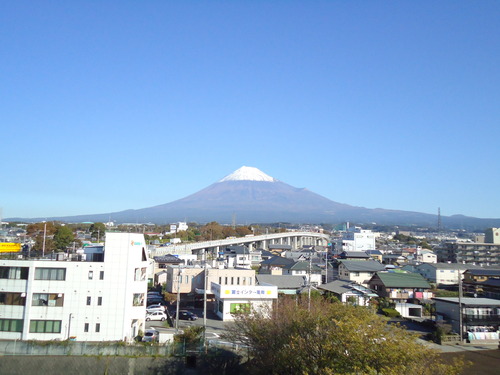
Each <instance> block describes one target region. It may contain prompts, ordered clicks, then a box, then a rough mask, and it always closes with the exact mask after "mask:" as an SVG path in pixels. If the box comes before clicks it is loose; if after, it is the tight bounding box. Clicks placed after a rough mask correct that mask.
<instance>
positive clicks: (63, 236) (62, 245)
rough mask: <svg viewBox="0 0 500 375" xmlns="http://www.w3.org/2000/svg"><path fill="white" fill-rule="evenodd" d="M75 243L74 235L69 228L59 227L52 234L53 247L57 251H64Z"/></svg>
mask: <svg viewBox="0 0 500 375" xmlns="http://www.w3.org/2000/svg"><path fill="white" fill-rule="evenodd" d="M73 241H75V235H74V234H73V231H72V230H71V228H68V227H67V226H59V227H58V228H57V229H56V233H55V234H54V246H55V248H56V249H57V250H66V248H67V247H68V246H69V245H70V244H71V243H73Z"/></svg>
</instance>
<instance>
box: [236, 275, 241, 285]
mask: <svg viewBox="0 0 500 375" xmlns="http://www.w3.org/2000/svg"><path fill="white" fill-rule="evenodd" d="M236 285H240V277H239V276H238V277H237V278H236Z"/></svg>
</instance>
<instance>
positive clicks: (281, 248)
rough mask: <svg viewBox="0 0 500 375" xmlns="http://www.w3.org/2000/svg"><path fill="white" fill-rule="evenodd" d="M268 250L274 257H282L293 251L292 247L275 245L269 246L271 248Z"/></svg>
mask: <svg viewBox="0 0 500 375" xmlns="http://www.w3.org/2000/svg"><path fill="white" fill-rule="evenodd" d="M267 248H268V250H269V251H270V252H271V253H273V254H274V255H280V254H281V253H282V252H284V251H291V250H292V245H285V244H277V243H273V244H269V246H268V247H267Z"/></svg>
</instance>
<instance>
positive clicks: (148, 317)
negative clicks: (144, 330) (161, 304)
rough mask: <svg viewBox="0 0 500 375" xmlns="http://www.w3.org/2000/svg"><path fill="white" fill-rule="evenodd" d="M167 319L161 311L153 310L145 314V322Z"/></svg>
mask: <svg viewBox="0 0 500 375" xmlns="http://www.w3.org/2000/svg"><path fill="white" fill-rule="evenodd" d="M166 319H167V314H165V313H164V312H163V311H154V312H152V313H148V314H146V322H149V321H150V320H161V321H162V322H163V321H164V320H166Z"/></svg>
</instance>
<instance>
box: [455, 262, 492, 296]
mask: <svg viewBox="0 0 500 375" xmlns="http://www.w3.org/2000/svg"><path fill="white" fill-rule="evenodd" d="M462 288H463V291H464V293H466V294H468V295H471V296H472V295H474V296H480V297H487V298H495V299H500V269H482V268H481V269H474V268H473V269H468V270H467V271H465V272H464V274H463V283H462Z"/></svg>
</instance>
